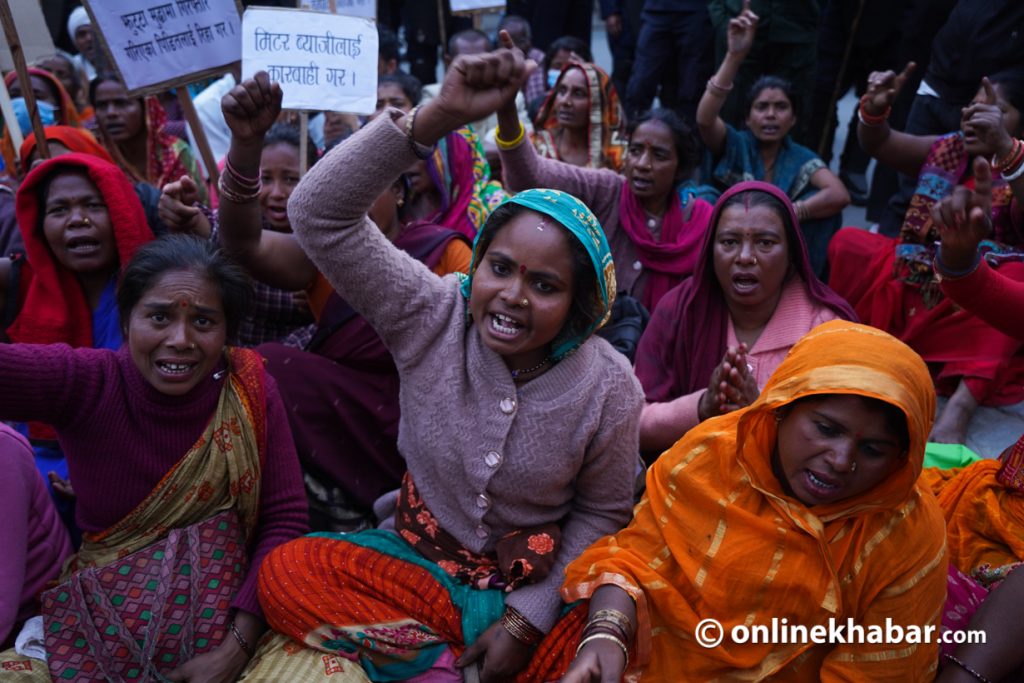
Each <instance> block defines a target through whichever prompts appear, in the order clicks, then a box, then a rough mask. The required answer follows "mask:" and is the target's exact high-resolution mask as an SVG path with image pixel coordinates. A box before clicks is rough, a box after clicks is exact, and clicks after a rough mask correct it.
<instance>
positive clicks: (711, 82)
mask: <svg viewBox="0 0 1024 683" xmlns="http://www.w3.org/2000/svg"><path fill="white" fill-rule="evenodd" d="M708 88H710V89H711V90H712V91H713V92H714V93H716V94H718V95H721V96H722V97H728V96H729V93H731V92H732V88H733V84H732V83H730V84H729V87H728V88H726V87H725V86H723V85H719V84H718V81H716V80H715V77H714V76H712V77H711V78H709V79H708Z"/></svg>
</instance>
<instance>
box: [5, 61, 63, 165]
mask: <svg viewBox="0 0 1024 683" xmlns="http://www.w3.org/2000/svg"><path fill="white" fill-rule="evenodd" d="M28 73H29V76H38V77H39V78H42V79H43V80H45V81H46V82H47V83H49V84H50V86H51V87H53V89H54V92H56V93H57V96H58V97H59V98H60V121H59V123H60V124H61V125H62V126H71V127H73V128H78V127H80V126H81V120H80V119H79V117H78V109H77V108H76V107H75V103H74V101H73V100H72V99H71V95H68V91H67V90H65V89H64V86H63V85H62V84H61V82H60V81H59V80H57V77H56V76H54V75H53V74H51V73H50V72H49V71H46V70H44V69H37V68H35V67H29V69H28ZM17 79H18V72H17V71H12V72H10V73H9V74H7V75H6V76H4V83H5V84H6V85H7V87H8V88H10V87H11V84H12V83H14V81H16V80H17ZM23 87H24V86H23ZM0 153H2V154H3V157H4V163H5V164H7V171H8V173H14V169H15V168H17V167H16V165H15V160H14V141H12V140H11V133H10V131H9V130H7V129H6V128H5V129H4V134H3V137H2V138H0Z"/></svg>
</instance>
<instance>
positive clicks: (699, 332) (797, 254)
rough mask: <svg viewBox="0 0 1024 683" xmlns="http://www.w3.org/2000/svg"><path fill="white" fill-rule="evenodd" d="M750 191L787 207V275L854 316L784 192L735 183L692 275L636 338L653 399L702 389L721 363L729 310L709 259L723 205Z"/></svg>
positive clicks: (642, 375)
mask: <svg viewBox="0 0 1024 683" xmlns="http://www.w3.org/2000/svg"><path fill="white" fill-rule="evenodd" d="M748 190H756V191H759V192H767V193H768V194H770V195H772V196H773V197H775V198H776V199H778V200H779V201H781V202H782V203H783V205H784V206H785V207H786V209H787V210H788V211H789V220H787V221H783V223H785V227H786V239H787V240H788V243H789V260H790V267H791V273H792V274H791V275H790V276H789V277H800V278H801V279H802V280H803V281H804V283H806V285H807V293H808V295H809V296H810V298H811V300H813V301H815V302H817V303H819V304H822V305H825V306H828V307H829V308H831V309H832V310H833V311H835V312H836V314H837V315H838V316H839V317H841V318H843V319H845V320H851V321H856V320H857V316H856V314H855V313H854V312H853V309H852V308H850V305H849V304H848V303H846V301H845V300H844V299H843V298H842V297H840V296H839V295H838V294H836V293H835V292H833V291H832V290H831V289H829V288H828V286H827V285H826V284H825V283H824V282H822V281H821V280H819V279H818V278H817V277H816V276H815V275H814V270H813V269H812V268H811V262H810V258H809V257H808V256H807V246H806V245H805V244H804V238H803V235H801V233H800V230H799V229H798V228H797V225H798V223H797V218H796V212H795V211H794V210H793V205H792V203H791V202H790V200H789V197H787V196H786V193H785V192H783V191H782V190H780V189H778V188H777V187H775V186H774V185H772V184H770V183H764V182H760V181H756V180H752V181H748V182H743V183H738V184H736V185H733V186H732V187H731V188H729V189H728V190H727V191H726V192H725V193H723V194H722V196H721V197H719V199H718V202H717V203H716V204H715V209H714V212H713V213H712V214H711V221H710V223H709V229H708V230H707V232H706V233H705V235H704V242H703V244H702V246H701V251H700V256H699V258H698V260H697V266H696V270H695V271H694V273H693V276H692V277H690V278H689V279H687V280H684V281H683V282H682V283H681V284H680V285H679V286H677V287H674V288H673V289H672V290H670V291H669V292H668V294H666V295H665V296H664V297H662V299H661V301H660V302H659V303H658V306H657V307H656V308H655V309H654V312H653V313H652V315H651V321H650V323H649V324H648V325H647V329H646V330H645V331H644V335H643V337H641V338H640V345H639V347H638V348H637V354H636V367H635V371H636V375H637V377H638V378H639V379H640V383H641V384H642V385H643V387H644V394H645V396H646V397H647V400H648V401H649V402H651V403H654V402H663V401H670V400H672V399H674V398H677V397H679V396H684V395H686V394H690V393H693V392H694V391H698V390H700V389H704V388H706V387H707V386H708V382H710V381H711V373H712V372H714V370H715V368H716V367H717V366H718V364H719V363H721V362H722V357H723V356H724V355H725V350H726V349H725V346H726V338H727V335H728V326H727V325H728V317H729V309H728V308H727V307H726V303H725V299H724V297H723V295H722V288H721V285H719V283H718V280H717V278H716V277H715V268H714V264H713V262H712V259H713V251H714V242H715V232H716V231H717V229H718V220H719V218H720V216H721V215H722V206H723V205H724V204H725V203H726V202H727V201H728V200H729V198H730V197H732V196H733V195H736V194H739V193H740V192H746V191H748ZM657 339H671V340H672V345H673V348H672V349H671V350H670V351H671V353H670V354H666V353H663V351H664V349H661V348H657V347H658V346H659V344H658V342H656V341H654V340H657ZM666 357H671V362H670V364H669V365H668V366H667V367H666V365H665V361H664V360H663V359H664V358H666Z"/></svg>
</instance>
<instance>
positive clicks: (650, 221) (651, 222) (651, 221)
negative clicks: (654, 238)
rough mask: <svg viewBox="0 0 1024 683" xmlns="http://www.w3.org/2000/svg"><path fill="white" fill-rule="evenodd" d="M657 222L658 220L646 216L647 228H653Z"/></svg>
mask: <svg viewBox="0 0 1024 683" xmlns="http://www.w3.org/2000/svg"><path fill="white" fill-rule="evenodd" d="M657 224H658V221H656V220H654V219H653V218H648V219H647V227H648V228H652V229H653V228H654V226H656V225H657Z"/></svg>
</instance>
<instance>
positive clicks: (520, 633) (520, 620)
mask: <svg viewBox="0 0 1024 683" xmlns="http://www.w3.org/2000/svg"><path fill="white" fill-rule="evenodd" d="M501 625H502V626H503V627H504V628H505V630H506V631H508V632H509V635H511V636H512V637H513V638H515V639H516V640H518V641H519V642H520V643H522V644H523V645H531V646H532V645H536V644H537V643H539V642H540V641H541V639H542V638H543V637H544V633H543V632H541V631H540V630H539V629H538V628H537V627H536V626H534V625H533V624H531V623H530V622H529V621H527V620H526V617H524V616H523V615H522V614H520V613H519V611H518V610H516V609H515V608H514V607H505V612H504V613H503V614H502V615H501Z"/></svg>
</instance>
